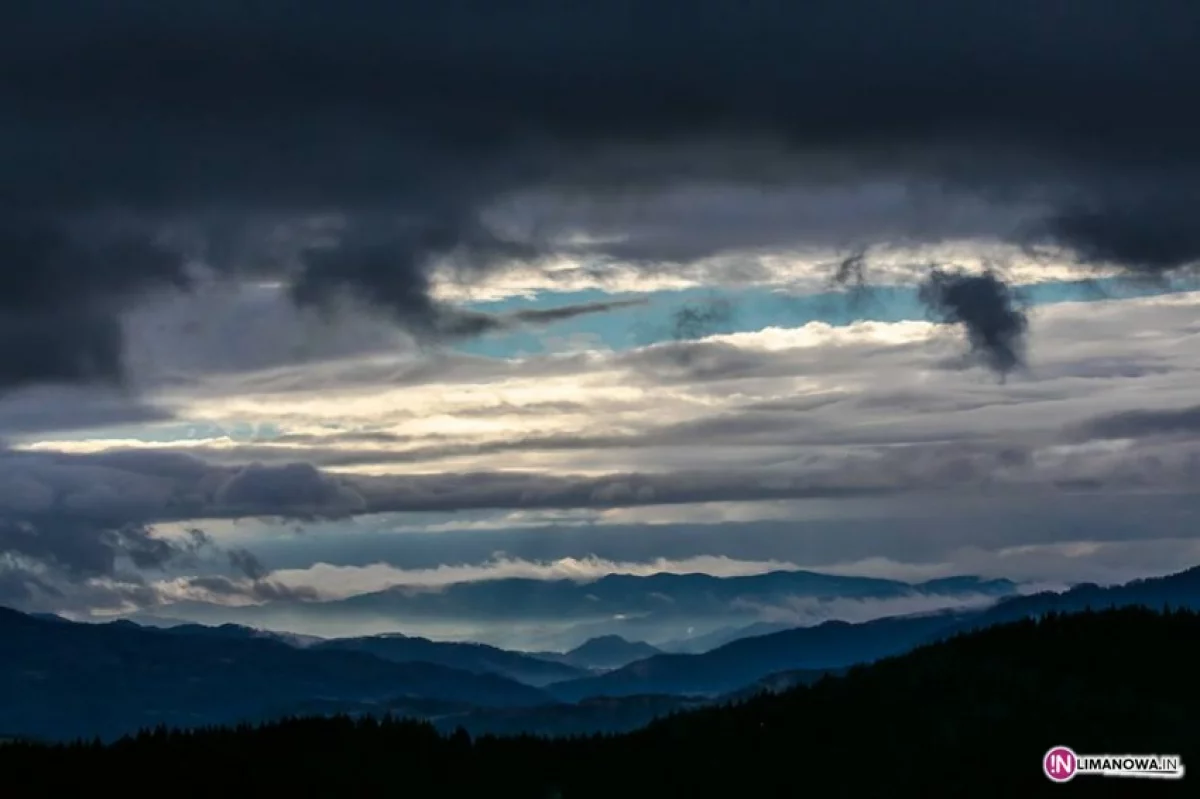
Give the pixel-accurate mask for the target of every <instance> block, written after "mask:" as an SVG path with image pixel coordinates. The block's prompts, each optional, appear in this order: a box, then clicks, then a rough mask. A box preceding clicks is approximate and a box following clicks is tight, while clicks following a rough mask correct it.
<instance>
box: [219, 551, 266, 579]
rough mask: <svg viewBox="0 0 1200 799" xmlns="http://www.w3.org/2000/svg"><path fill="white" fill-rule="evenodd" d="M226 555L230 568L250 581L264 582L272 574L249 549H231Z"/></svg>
mask: <svg viewBox="0 0 1200 799" xmlns="http://www.w3.org/2000/svg"><path fill="white" fill-rule="evenodd" d="M226 554H227V555H228V557H229V567H230V568H231V569H233V570H234V571H235V572H237V573H238V574H239V575H241V576H244V577H245V578H246V579H248V580H256V581H257V580H263V579H265V578H266V577H268V576H269V575H270V574H271V570H270V569H268V568H267V567H266V566H264V565H263V562H262V561H261V560H259V559H258V557H257V556H255V554H254V553H253V552H251V551H250V550H248V549H231V550H229V551H228V552H227V553H226Z"/></svg>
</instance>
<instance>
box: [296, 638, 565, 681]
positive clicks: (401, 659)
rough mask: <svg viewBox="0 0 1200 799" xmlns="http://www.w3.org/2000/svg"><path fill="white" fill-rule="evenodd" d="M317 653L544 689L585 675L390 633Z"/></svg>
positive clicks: (544, 662)
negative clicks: (421, 665)
mask: <svg viewBox="0 0 1200 799" xmlns="http://www.w3.org/2000/svg"><path fill="white" fill-rule="evenodd" d="M311 648H312V649H314V650H316V651H338V652H366V653H368V654H371V655H375V656H376V657H380V658H383V659H384V660H390V661H392V662H394V663H414V662H425V663H434V664H437V665H439V666H449V667H450V668H454V669H461V670H462V671H468V672H472V673H474V674H499V675H502V676H504V677H508V678H509V679H513V680H517V681H518V682H523V683H526V684H527V685H534V686H543V685H548V684H550V683H552V682H562V681H563V680H569V679H572V678H576V677H581V676H584V675H585V674H587V673H588V672H587V670H586V667H584V668H580V667H578V666H576V665H573V664H572V663H571V662H570V661H564V662H555V661H552V660H549V659H543V658H540V657H535V656H532V655H527V654H523V653H520V652H509V651H508V650H505V649H499V648H497V647H494V646H488V645H487V644H476V643H468V642H462V643H459V642H453V641H430V640H429V639H428V638H419V637H414V636H407V635H400V634H391V635H373V636H366V637H361V638H333V639H329V640H326V641H320V642H318V643H316V644H313V645H312V646H311Z"/></svg>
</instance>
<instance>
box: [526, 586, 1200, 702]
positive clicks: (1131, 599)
mask: <svg viewBox="0 0 1200 799" xmlns="http://www.w3.org/2000/svg"><path fill="white" fill-rule="evenodd" d="M1131 605H1144V606H1147V607H1151V608H1156V609H1157V608H1164V607H1177V608H1190V609H1195V610H1200V567H1194V568H1191V569H1188V570H1186V571H1182V572H1178V573H1176V574H1171V575H1167V576H1164V577H1155V578H1149V579H1145V580H1135V581H1132V582H1130V583H1126V584H1124V585H1118V586H1110V587H1101V586H1098V585H1094V584H1084V585H1078V586H1075V587H1073V588H1070V589H1068V590H1066V591H1062V592H1055V591H1045V592H1041V593H1038V594H1030V595H1027V596H1014V597H1007V598H1003V599H1001V600H999V601H998V602H997V603H996V604H994V605H992V606H990V607H987V608H983V609H977V610H952V611H941V612H934V613H926V614H916V615H907V616H893V617H887V618H882V619H876V620H874V621H869V622H864V623H861V624H848V623H846V622H841V621H830V622H825V623H823V624H819V625H816V626H813V627H799V628H795V629H790V630H784V631H780V632H774V633H770V634H767V635H759V636H752V637H747V638H741V639H738V640H735V641H732V642H731V643H728V644H725V645H723V646H719V647H717V648H715V649H712V650H709V651H707V652H703V653H700V654H662V655H656V656H653V657H650V658H647V659H645V660H640V661H636V662H634V663H631V664H629V665H627V666H625V667H623V668H620V669H617V670H615V671H611V672H609V673H607V674H602V675H598V676H595V677H586V678H581V679H578V680H572V681H569V682H565V683H558V684H555V685H552V686H550V688H549V690H551V692H552V693H553V694H554V695H555V696H556V697H558V698H559V699H560V700H562V701H578V700H580V699H583V698H585V697H594V696H628V695H637V694H647V693H665V694H688V695H695V694H701V695H713V694H719V693H725V692H729V691H734V690H737V689H738V688H739V687H742V686H746V685H749V684H751V683H753V682H755V681H757V680H762V679H763V678H766V677H768V676H769V675H771V674H774V673H778V672H782V671H787V670H810V671H821V670H830V669H842V668H846V667H848V666H852V665H856V664H861V663H867V662H871V661H874V660H877V659H879V658H884V657H889V656H893V655H899V654H903V653H904V652H907V651H909V650H911V649H913V648H914V647H917V646H920V645H922V644H926V643H929V642H932V641H936V640H939V639H941V638H944V637H946V636H948V635H953V634H956V633H960V632H965V631H970V630H973V629H978V628H984V627H989V626H992V625H995V624H999V623H1003V622H1008V621H1019V620H1021V619H1026V618H1030V617H1036V616H1040V615H1044V614H1046V613H1051V612H1066V613H1069V612H1075V611H1081V610H1086V609H1101V608H1113V607H1125V606H1131Z"/></svg>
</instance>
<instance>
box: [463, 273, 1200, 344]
mask: <svg viewBox="0 0 1200 799" xmlns="http://www.w3.org/2000/svg"><path fill="white" fill-rule="evenodd" d="M1196 290H1200V280H1198V279H1191V280H1177V281H1174V282H1172V283H1170V284H1168V283H1161V282H1150V281H1131V280H1124V279H1118V278H1112V279H1102V280H1092V281H1072V282H1055V283H1039V284H1034V285H1029V286H1023V287H1021V288H1020V289H1018V292H1019V294H1020V296H1021V297H1022V299H1023V301H1024V302H1025V303H1026V304H1027V305H1028V306H1029V307H1037V306H1040V305H1053V304H1055V303H1062V302H1094V301H1098V300H1112V299H1133V298H1136V297H1149V296H1156V295H1161V294H1168V293H1175V292H1180V291H1196ZM636 297H642V298H644V299H645V300H646V302H645V304H644V305H638V306H632V307H627V308H620V309H617V310H614V311H608V312H604V313H596V314H590V315H585V316H577V317H575V318H573V319H566V320H563V321H560V322H556V323H553V324H550V325H545V326H538V327H532V326H531V327H528V328H524V329H520V330H515V331H507V332H498V333H493V334H491V335H488V336H485V337H483V338H480V339H476V340H473V341H467V342H463V343H461V344H458V345H457V346H456V347H455V348H456V349H458V350H459V351H461V352H468V353H471V354H474V355H481V356H485V357H493V358H516V357H525V356H530V355H541V354H546V353H550V352H562V351H567V350H577V349H589V348H591V349H607V350H623V349H630V348H635V347H642V346H647V345H650V344H656V343H660V342H664V341H670V340H671V339H672V338H673V337H674V334H675V329H674V327H675V326H674V322H673V319H674V315H675V314H676V313H677V312H678V311H679V310H680V309H682V308H684V307H686V306H695V307H704V306H705V305H706V303H710V302H711V301H712V300H713V299H714V298H717V297H719V298H721V299H724V300H726V301H728V302H729V303H731V304H732V313H731V314H730V315H729V317H728V318H727V319H725V320H722V321H719V322H717V323H715V324H713V325H711V327H710V328H709V330H708V332H709V333H710V334H719V333H743V332H754V331H757V330H762V329H764V328H768V327H797V326H799V325H804V324H806V323H809V322H824V323H825V324H829V325H833V326H844V325H849V324H851V323H853V322H855V321H858V320H869V321H877V322H902V321H909V320H921V319H927V318H928V315H927V311H926V309H925V307H924V306H923V305H922V304H921V302H920V299H919V297H918V292H917V288H916V287H915V286H887V287H880V288H875V289H871V290H869V291H867V292H862V293H857V294H847V293H845V292H826V293H821V294H805V295H795V294H787V293H782V292H779V291H774V290H772V289H768V288H746V289H736V290H725V289H719V290H718V289H704V288H693V289H683V290H675V291H660V292H654V293H651V294H646V295H636V294H606V293H604V292H603V291H599V290H595V289H591V290H587V291H580V292H573V293H567V294H562V293H553V294H542V295H538V296H535V297H532V298H524V297H513V298H506V299H504V300H498V301H493V302H484V303H475V304H472V305H471V306H470V307H472V308H474V309H476V310H480V311H487V312H489V313H500V314H503V313H510V312H513V311H520V310H527V309H534V308H542V309H544V308H553V307H559V306H563V305H573V304H582V303H594V302H604V301H611V300H621V299H633V298H636Z"/></svg>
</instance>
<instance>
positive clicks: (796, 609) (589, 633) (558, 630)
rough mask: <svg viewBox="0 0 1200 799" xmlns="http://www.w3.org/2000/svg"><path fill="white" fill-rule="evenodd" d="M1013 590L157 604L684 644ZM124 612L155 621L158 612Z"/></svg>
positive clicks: (778, 579) (957, 584)
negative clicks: (759, 628) (740, 631)
mask: <svg viewBox="0 0 1200 799" xmlns="http://www.w3.org/2000/svg"><path fill="white" fill-rule="evenodd" d="M1019 590H1021V589H1020V587H1019V586H1018V585H1017V584H1016V583H1014V582H1012V581H1009V580H1003V579H996V580H984V579H981V578H977V577H971V576H960V577H950V578H940V579H936V580H928V581H924V582H915V583H908V582H902V581H898V580H887V579H879V578H873V577H851V576H841V575H830V574H821V573H817V572H809V571H795V570H792V571H783V570H780V571H772V572H768V573H764V574H752V575H741V576H728V577H722V576H715V575H710V574H674V573H665V572H664V573H658V574H650V575H644V576H643V575H632V574H609V575H606V576H603V577H600V578H597V579H588V580H570V579H556V580H539V579H531V578H508V579H496V580H480V581H473V582H459V583H451V584H447V585H441V586H406V585H399V586H393V587H390V588H388V589H386V590H383V591H375V592H370V593H364V594H359V595H357V596H352V597H348V598H345V599H338V600H332V601H305V600H301V599H296V598H281V599H276V600H273V601H269V602H265V603H263V604H259V605H249V606H241V607H229V606H223V605H218V604H214V603H203V602H179V603H175V604H173V605H170V606H169V608H168V609H167V610H166V612H164V616H168V615H169V617H170V618H171V619H173V620H176V621H179V620H187V621H193V622H200V623H204V624H223V623H230V622H232V623H236V624H242V625H247V626H252V627H259V628H266V629H272V630H280V631H288V632H292V633H296V634H301V635H317V636H322V637H347V636H364V635H377V634H383V633H394V632H403V633H406V634H409V635H417V636H423V637H427V638H431V639H434V640H470V641H477V642H480V643H486V644H489V645H492V646H498V647H503V648H506V649H519V650H527V651H555V652H566V651H568V650H571V649H574V648H576V647H578V646H580V645H582V644H583V643H584V642H586V641H588V640H589V639H592V638H599V637H604V636H611V635H617V636H621V637H622V638H625V639H627V640H630V641H643V642H646V643H649V644H651V645H654V646H658V647H660V648H666V649H675V650H691V649H694V648H695V647H694V646H691V645H689V644H688V641H690V640H691V639H699V640H701V641H702V642H709V643H720V642H723V641H724V640H730V639H729V636H728V633H729V632H731V631H735V630H738V629H741V628H744V627H749V626H751V625H764V624H765V625H771V629H781V628H786V627H794V626H801V625H805V624H814V623H818V622H820V621H824V620H828V619H840V620H843V621H853V622H858V621H866V620H869V619H872V618H879V617H882V616H890V615H896V614H903V613H916V612H923V611H934V610H940V609H945V608H966V607H982V606H985V605H987V604H990V603H991V602H994V601H995V600H996V599H998V598H1000V597H1003V596H1010V595H1013V594H1015V593H1017V592H1018V591H1019ZM130 618H131V619H132V620H134V621H137V622H139V623H148V624H162V623H163V621H162V619H161V618H160V617H158V616H157V614H154V613H144V612H143V613H139V614H136V615H131V616H130ZM722 631H725V632H724V633H723V632H722ZM714 634H715V636H716V637H715V638H711V639H710V638H706V636H713V635H714ZM722 635H724V636H725V637H724V638H722V637H721V636H722Z"/></svg>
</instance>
